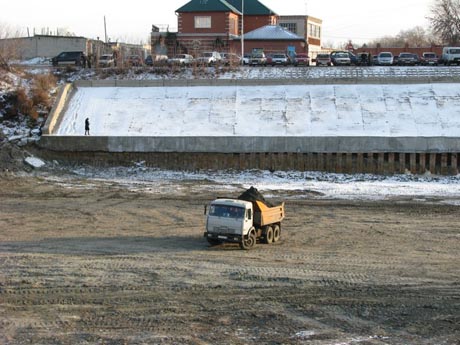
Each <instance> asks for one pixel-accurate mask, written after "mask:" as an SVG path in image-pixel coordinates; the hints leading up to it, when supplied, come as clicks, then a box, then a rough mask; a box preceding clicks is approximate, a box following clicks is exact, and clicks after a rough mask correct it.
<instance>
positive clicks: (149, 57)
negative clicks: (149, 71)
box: [144, 55, 153, 66]
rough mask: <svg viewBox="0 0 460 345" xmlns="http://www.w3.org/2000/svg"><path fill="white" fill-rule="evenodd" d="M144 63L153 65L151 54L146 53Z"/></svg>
mask: <svg viewBox="0 0 460 345" xmlns="http://www.w3.org/2000/svg"><path fill="white" fill-rule="evenodd" d="M144 62H145V64H146V65H147V66H153V58H152V55H148V56H147V57H146V58H145V61H144Z"/></svg>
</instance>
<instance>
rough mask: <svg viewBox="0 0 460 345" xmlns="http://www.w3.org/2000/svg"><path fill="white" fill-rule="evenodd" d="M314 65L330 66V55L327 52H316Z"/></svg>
mask: <svg viewBox="0 0 460 345" xmlns="http://www.w3.org/2000/svg"><path fill="white" fill-rule="evenodd" d="M316 66H332V60H331V56H330V55H329V54H318V55H317V56H316Z"/></svg>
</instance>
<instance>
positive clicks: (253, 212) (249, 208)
mask: <svg viewBox="0 0 460 345" xmlns="http://www.w3.org/2000/svg"><path fill="white" fill-rule="evenodd" d="M254 195H256V196H260V194H259V193H258V191H257V189H255V188H254V187H251V188H250V189H249V190H248V191H246V192H245V193H243V194H242V195H241V196H240V197H239V198H237V199H232V198H220V199H216V200H214V201H212V202H211V203H210V204H209V205H206V206H205V215H206V231H205V232H204V237H205V238H206V239H207V241H208V242H209V243H210V244H211V245H213V246H214V245H218V244H221V243H223V242H233V243H239V245H240V247H241V248H242V249H251V248H253V247H254V246H255V245H256V243H257V241H258V240H259V242H262V243H266V244H271V243H274V242H277V241H279V239H280V237H281V221H282V220H283V219H284V202H283V203H281V204H280V205H276V206H273V205H271V204H270V203H268V202H266V201H265V200H264V199H263V197H254ZM248 196H249V197H248ZM245 199H246V200H245Z"/></svg>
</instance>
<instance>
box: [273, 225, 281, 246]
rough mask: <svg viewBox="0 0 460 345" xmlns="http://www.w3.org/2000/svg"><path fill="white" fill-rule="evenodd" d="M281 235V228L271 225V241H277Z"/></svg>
mask: <svg viewBox="0 0 460 345" xmlns="http://www.w3.org/2000/svg"><path fill="white" fill-rule="evenodd" d="M280 237H281V228H280V226H279V225H275V226H274V227H273V242H278V241H279V239H280Z"/></svg>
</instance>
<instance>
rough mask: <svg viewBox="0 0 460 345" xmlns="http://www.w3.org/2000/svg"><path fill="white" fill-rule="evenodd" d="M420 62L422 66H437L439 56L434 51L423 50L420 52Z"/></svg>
mask: <svg viewBox="0 0 460 345" xmlns="http://www.w3.org/2000/svg"><path fill="white" fill-rule="evenodd" d="M420 63H421V64H422V65H424V66H427V65H433V66H437V65H438V64H439V57H438V56H437V55H436V54H435V53H431V52H425V53H423V54H422V58H421V59H420Z"/></svg>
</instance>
